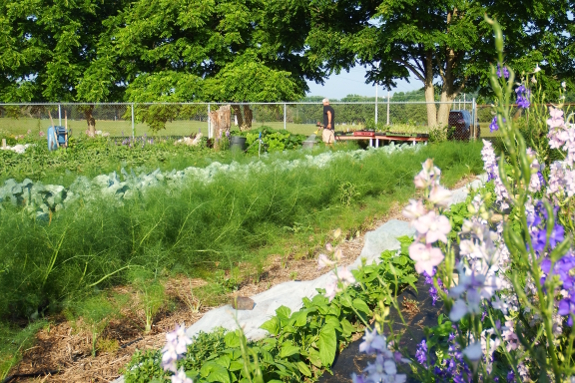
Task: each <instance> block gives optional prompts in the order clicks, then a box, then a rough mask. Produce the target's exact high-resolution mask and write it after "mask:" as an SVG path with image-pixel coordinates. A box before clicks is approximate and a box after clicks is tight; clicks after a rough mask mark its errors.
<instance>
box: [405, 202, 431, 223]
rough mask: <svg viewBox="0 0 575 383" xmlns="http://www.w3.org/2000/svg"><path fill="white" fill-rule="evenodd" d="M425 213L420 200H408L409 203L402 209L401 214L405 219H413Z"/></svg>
mask: <svg viewBox="0 0 575 383" xmlns="http://www.w3.org/2000/svg"><path fill="white" fill-rule="evenodd" d="M425 213H426V211H425V207H424V206H423V203H422V202H421V201H420V200H414V199H410V200H409V205H407V206H406V207H405V209H403V216H404V217H405V218H407V219H410V220H414V219H417V218H419V217H421V216H422V215H424V214H425Z"/></svg>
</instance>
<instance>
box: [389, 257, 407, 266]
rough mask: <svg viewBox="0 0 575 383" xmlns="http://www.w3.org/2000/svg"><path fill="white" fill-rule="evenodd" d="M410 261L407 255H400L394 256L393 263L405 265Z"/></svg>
mask: <svg viewBox="0 0 575 383" xmlns="http://www.w3.org/2000/svg"><path fill="white" fill-rule="evenodd" d="M408 261H409V258H408V257H406V256H405V255H400V256H399V257H395V258H392V262H393V263H395V264H396V265H401V266H405V265H406V264H407V262H408Z"/></svg>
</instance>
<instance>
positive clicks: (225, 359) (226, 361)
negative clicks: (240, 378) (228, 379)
mask: <svg viewBox="0 0 575 383" xmlns="http://www.w3.org/2000/svg"><path fill="white" fill-rule="evenodd" d="M215 362H216V363H217V364H219V365H220V366H222V367H224V368H226V369H228V368H229V367H230V363H231V358H230V356H229V355H226V354H224V355H222V356H220V357H219V358H218V359H216V360H215Z"/></svg>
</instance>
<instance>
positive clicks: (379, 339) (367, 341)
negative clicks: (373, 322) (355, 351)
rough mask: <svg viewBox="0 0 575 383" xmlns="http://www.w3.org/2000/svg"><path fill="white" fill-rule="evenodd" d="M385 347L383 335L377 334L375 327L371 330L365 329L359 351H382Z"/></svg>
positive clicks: (369, 352) (367, 352)
mask: <svg viewBox="0 0 575 383" xmlns="http://www.w3.org/2000/svg"><path fill="white" fill-rule="evenodd" d="M386 348H387V345H386V338H385V336H382V335H379V334H378V333H377V330H376V329H373V331H372V332H370V331H369V329H365V335H364V337H363V342H361V344H360V345H359V352H365V353H366V354H371V353H374V352H376V351H383V350H385V349H386Z"/></svg>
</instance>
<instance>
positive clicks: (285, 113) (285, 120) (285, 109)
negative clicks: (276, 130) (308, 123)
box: [284, 102, 287, 129]
mask: <svg viewBox="0 0 575 383" xmlns="http://www.w3.org/2000/svg"><path fill="white" fill-rule="evenodd" d="M284 129H287V108H286V104H285V102H284Z"/></svg>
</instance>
